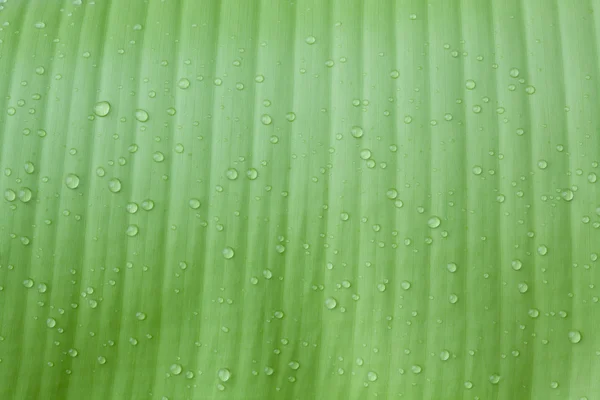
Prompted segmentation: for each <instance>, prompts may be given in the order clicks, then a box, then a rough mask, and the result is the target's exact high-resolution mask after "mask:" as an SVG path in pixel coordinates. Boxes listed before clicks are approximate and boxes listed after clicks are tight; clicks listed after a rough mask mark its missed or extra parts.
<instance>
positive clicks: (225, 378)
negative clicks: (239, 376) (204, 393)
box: [217, 368, 231, 382]
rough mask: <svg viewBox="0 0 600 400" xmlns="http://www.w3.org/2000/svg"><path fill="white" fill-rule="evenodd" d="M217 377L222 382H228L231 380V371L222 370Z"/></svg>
mask: <svg viewBox="0 0 600 400" xmlns="http://www.w3.org/2000/svg"><path fill="white" fill-rule="evenodd" d="M217 376H218V378H219V380H220V381H221V382H227V381H228V380H229V379H230V378H231V371H229V369H227V368H221V369H219V370H218V371H217Z"/></svg>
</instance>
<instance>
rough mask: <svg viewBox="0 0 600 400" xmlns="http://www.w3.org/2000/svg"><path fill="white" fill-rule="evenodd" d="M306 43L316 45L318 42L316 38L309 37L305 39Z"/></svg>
mask: <svg viewBox="0 0 600 400" xmlns="http://www.w3.org/2000/svg"><path fill="white" fill-rule="evenodd" d="M304 41H305V42H306V43H307V44H315V43H316V42H317V39H316V38H315V37H314V36H307V37H306V39H304Z"/></svg>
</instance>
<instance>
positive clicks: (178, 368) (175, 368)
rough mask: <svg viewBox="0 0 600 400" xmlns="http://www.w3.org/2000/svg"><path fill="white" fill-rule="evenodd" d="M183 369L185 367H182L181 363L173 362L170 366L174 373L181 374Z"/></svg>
mask: <svg viewBox="0 0 600 400" xmlns="http://www.w3.org/2000/svg"><path fill="white" fill-rule="evenodd" d="M182 370H183V368H182V367H181V364H171V366H170V367H169V371H171V373H172V374H173V375H179V374H181V371H182Z"/></svg>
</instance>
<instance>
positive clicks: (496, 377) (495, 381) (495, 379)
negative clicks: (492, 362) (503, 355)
mask: <svg viewBox="0 0 600 400" xmlns="http://www.w3.org/2000/svg"><path fill="white" fill-rule="evenodd" d="M499 382H500V375H498V374H493V375H490V383H491V384H492V385H497V384H498V383H499Z"/></svg>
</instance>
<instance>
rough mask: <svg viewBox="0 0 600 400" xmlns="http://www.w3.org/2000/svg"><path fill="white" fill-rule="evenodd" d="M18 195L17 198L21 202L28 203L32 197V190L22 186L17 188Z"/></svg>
mask: <svg viewBox="0 0 600 400" xmlns="http://www.w3.org/2000/svg"><path fill="white" fill-rule="evenodd" d="M18 197H19V200H21V201H22V202H23V203H29V201H31V198H32V197H33V192H32V191H31V189H29V188H27V187H23V188H21V189H19V194H18Z"/></svg>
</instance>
